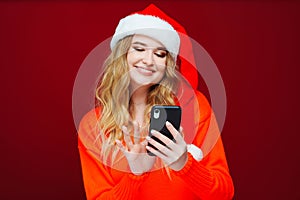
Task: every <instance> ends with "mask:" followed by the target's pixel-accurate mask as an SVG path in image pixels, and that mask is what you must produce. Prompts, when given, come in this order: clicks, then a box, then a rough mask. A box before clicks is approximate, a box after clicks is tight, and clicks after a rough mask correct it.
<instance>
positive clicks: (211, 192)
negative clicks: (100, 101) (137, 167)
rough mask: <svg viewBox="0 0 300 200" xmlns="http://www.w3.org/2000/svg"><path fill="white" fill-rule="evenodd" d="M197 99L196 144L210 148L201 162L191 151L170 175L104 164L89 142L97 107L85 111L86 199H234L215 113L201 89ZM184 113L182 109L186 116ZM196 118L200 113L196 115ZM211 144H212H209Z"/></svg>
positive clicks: (82, 150)
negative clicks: (137, 171)
mask: <svg viewBox="0 0 300 200" xmlns="http://www.w3.org/2000/svg"><path fill="white" fill-rule="evenodd" d="M197 102H198V105H199V107H200V113H198V112H196V113H197V115H198V119H200V120H199V124H198V126H197V128H196V129H195V130H196V136H195V138H194V137H193V144H195V145H197V146H198V147H201V149H203V148H207V149H209V150H210V151H209V152H207V153H206V152H205V151H204V158H203V159H202V160H201V161H200V162H197V161H196V160H195V159H194V158H193V157H192V156H191V155H190V154H188V162H187V163H186V165H185V167H184V168H183V169H182V170H180V171H179V172H175V171H172V170H171V174H170V175H171V178H170V177H169V176H168V175H167V174H166V172H165V170H164V169H160V170H157V171H153V172H149V173H146V174H143V175H141V176H136V175H133V174H131V173H126V172H122V171H118V170H116V169H113V168H110V167H107V166H105V165H104V164H102V163H101V162H100V161H99V159H96V156H95V155H97V153H95V152H100V150H99V147H96V146H91V145H90V144H92V143H91V141H92V140H93V141H94V139H95V136H96V135H97V133H96V132H95V125H96V122H97V117H96V116H99V115H97V114H95V113H97V109H96V110H93V111H91V112H89V113H88V114H87V115H85V116H84V118H83V119H82V121H81V123H80V127H79V143H78V144H79V152H80V158H81V165H82V172H83V180H84V186H85V191H86V195H87V199H89V200H90V199H91V200H100V199H101V200H102V199H103V200H104V199H114V200H116V199H117V200H127V199H138V200H141V199H143V200H148V199H149V200H160V199H161V200H167V199H171V200H182V199H187V200H193V199H214V200H221V199H231V198H232V197H233V192H234V188H233V183H232V179H231V177H230V174H229V170H228V166H227V161H226V157H225V153H224V148H223V144H222V140H221V137H219V134H220V133H219V130H218V127H217V123H216V120H215V117H214V115H213V113H212V112H211V108H210V106H209V104H208V102H207V100H206V99H205V97H204V96H203V95H202V94H201V93H197ZM184 113H185V112H184V109H183V117H184ZM195 118H197V117H196V116H195V117H193V119H195ZM190 120H191V116H190V117H187V119H183V123H184V122H187V121H189V122H190ZM210 126H211V127H210ZM209 127H210V128H209ZM183 129H184V130H185V131H184V132H185V134H187V132H186V131H187V130H189V127H184V124H183ZM208 131H210V132H213V133H208ZM216 135H217V136H218V137H216ZM214 138H216V139H215V140H214ZM93 144H95V143H93ZM214 144H215V145H214ZM210 146H212V148H208V147H210Z"/></svg>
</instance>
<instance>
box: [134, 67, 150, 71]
mask: <svg viewBox="0 0 300 200" xmlns="http://www.w3.org/2000/svg"><path fill="white" fill-rule="evenodd" d="M137 68H139V69H141V70H143V71H146V72H153V71H152V70H148V69H145V68H142V67H137Z"/></svg>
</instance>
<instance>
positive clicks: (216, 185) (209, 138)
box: [172, 97, 234, 200]
mask: <svg viewBox="0 0 300 200" xmlns="http://www.w3.org/2000/svg"><path fill="white" fill-rule="evenodd" d="M199 104H200V106H201V107H202V113H201V116H200V123H199V126H198V131H197V134H196V137H195V139H194V142H193V144H194V145H196V146H198V147H200V148H201V150H202V151H203V154H204V158H203V159H202V160H201V161H199V162H198V161H196V160H195V159H194V158H193V157H192V155H191V154H188V161H187V163H186V165H185V167H184V168H183V169H181V170H180V171H172V174H173V175H174V176H177V177H179V178H181V179H182V180H183V181H184V182H185V183H186V184H187V186H188V188H191V191H193V192H194V193H195V194H196V195H197V196H198V197H199V198H200V199H205V200H207V199H218V200H222V199H232V198H233V193H234V187H233V182H232V179H231V176H230V174H229V169H228V165H227V161H226V156H225V152H224V148H223V144H222V139H221V136H220V132H219V129H218V126H217V122H216V119H215V116H214V114H213V112H211V110H210V107H209V105H208V102H207V101H206V99H203V97H201V98H200V99H199ZM203 107H204V108H205V109H203Z"/></svg>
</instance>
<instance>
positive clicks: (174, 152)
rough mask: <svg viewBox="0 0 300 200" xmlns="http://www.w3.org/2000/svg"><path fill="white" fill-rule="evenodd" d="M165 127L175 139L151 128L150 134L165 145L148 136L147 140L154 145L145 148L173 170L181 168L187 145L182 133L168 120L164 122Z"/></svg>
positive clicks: (184, 162) (185, 160) (184, 160)
mask: <svg viewBox="0 0 300 200" xmlns="http://www.w3.org/2000/svg"><path fill="white" fill-rule="evenodd" d="M166 126H167V129H168V130H169V131H170V132H171V134H172V135H173V138H174V139H175V141H172V140H170V139H169V138H168V137H166V136H164V135H163V134H161V133H160V132H158V131H155V130H151V134H152V135H153V136H155V137H156V138H158V139H159V140H161V141H162V142H163V143H164V144H166V146H164V145H162V144H160V143H159V142H157V141H155V140H154V139H152V138H150V137H146V139H147V140H148V142H149V143H150V144H152V145H153V146H154V147H156V148H157V150H156V149H154V148H151V147H150V146H146V148H147V149H148V150H149V151H150V152H152V153H153V154H155V155H156V156H157V157H159V158H161V159H162V160H163V162H164V163H165V164H167V165H168V166H169V167H170V168H171V169H173V170H175V171H179V170H181V169H182V168H183V167H184V166H185V164H186V162H187V158H188V156H187V145H186V143H185V141H184V139H183V137H182V134H181V133H180V132H178V131H177V130H176V129H175V128H174V126H173V125H172V124H171V123H170V122H166Z"/></svg>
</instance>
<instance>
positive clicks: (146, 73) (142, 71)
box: [135, 66, 155, 76]
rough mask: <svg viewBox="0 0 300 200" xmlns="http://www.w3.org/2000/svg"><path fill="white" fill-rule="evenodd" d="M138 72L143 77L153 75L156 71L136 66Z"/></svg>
mask: <svg viewBox="0 0 300 200" xmlns="http://www.w3.org/2000/svg"><path fill="white" fill-rule="evenodd" d="M135 68H136V69H137V71H138V72H139V73H141V74H143V75H146V76H150V75H152V74H153V73H154V72H155V71H154V70H153V69H150V68H147V67H140V66H135Z"/></svg>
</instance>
